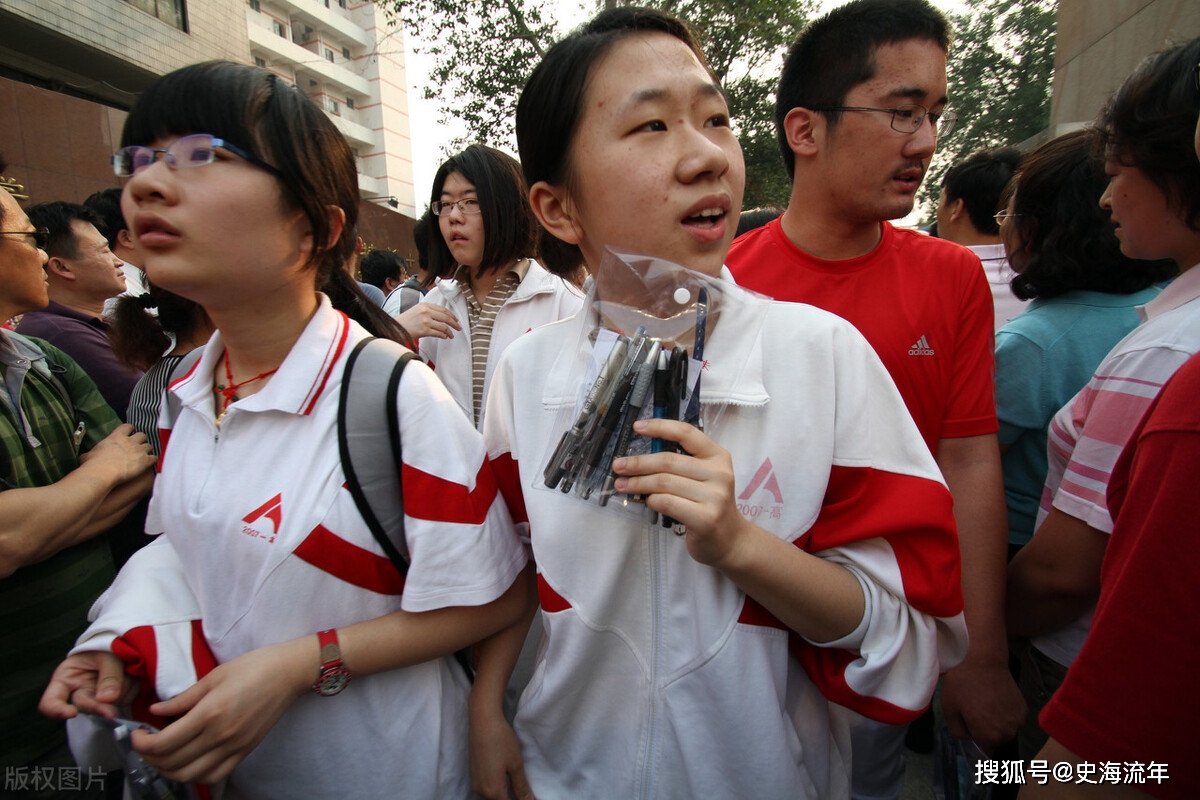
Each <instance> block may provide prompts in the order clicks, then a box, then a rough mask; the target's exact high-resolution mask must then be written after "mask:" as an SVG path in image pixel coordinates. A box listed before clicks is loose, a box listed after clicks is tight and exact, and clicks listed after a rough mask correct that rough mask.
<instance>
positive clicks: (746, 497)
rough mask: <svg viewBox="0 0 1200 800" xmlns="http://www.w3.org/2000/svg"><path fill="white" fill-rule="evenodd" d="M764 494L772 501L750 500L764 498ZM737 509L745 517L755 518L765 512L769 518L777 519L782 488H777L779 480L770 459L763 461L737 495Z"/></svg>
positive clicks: (781, 498) (781, 502) (780, 511)
mask: <svg viewBox="0 0 1200 800" xmlns="http://www.w3.org/2000/svg"><path fill="white" fill-rule="evenodd" d="M763 493H766V495H769V496H770V498H771V499H772V500H774V501H775V502H774V503H769V504H768V503H764V502H758V503H754V502H750V501H751V500H755V499H757V500H759V501H764V500H766V497H765V496H764V494H763ZM737 507H738V511H739V512H740V513H741V515H742V516H743V517H745V518H746V519H757V518H758V517H760V516H762V515H764V514H766V515H767V516H768V517H770V518H771V519H778V518H779V516H780V515H781V514H782V513H783V490H781V489H780V488H779V481H778V480H776V478H775V467H773V466H772V465H771V459H770V458H767V459H765V460H764V461H763V463H762V466H760V467H759V468H758V471H757V472H755V473H754V477H753V478H751V479H750V483H749V484H747V485H746V488H745V489H744V490H743V491H742V493H741V494H739V495H738V504H737Z"/></svg>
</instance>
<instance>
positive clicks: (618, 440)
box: [543, 288, 708, 524]
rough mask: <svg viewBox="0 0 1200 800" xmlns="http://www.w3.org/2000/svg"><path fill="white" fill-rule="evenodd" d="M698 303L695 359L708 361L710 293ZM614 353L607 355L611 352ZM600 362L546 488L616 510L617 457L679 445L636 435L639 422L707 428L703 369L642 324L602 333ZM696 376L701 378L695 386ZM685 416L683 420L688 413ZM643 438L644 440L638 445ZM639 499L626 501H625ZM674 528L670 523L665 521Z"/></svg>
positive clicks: (597, 353) (552, 463) (596, 357)
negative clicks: (680, 421)
mask: <svg viewBox="0 0 1200 800" xmlns="http://www.w3.org/2000/svg"><path fill="white" fill-rule="evenodd" d="M698 295H699V297H698V300H697V304H696V307H697V311H696V314H697V323H696V336H695V353H694V360H695V362H696V364H697V366H698V365H699V364H700V363H701V361H700V359H701V358H702V357H703V349H704V325H705V323H704V319H705V315H706V309H707V305H708V304H707V297H706V292H705V290H704V289H703V288H701V289H700V290H699V292H698ZM605 350H607V354H604V351H605ZM593 358H594V360H595V361H596V362H597V363H601V364H602V365H603V366H601V367H600V369H599V373H598V374H597V375H596V377H595V380H594V381H592V384H591V388H590V389H589V390H588V393H587V396H586V397H585V398H584V401H583V406H582V407H581V408H580V410H579V413H578V415H577V416H576V418H575V422H574V424H573V425H572V426H571V427H570V428H569V429H568V430H567V431H565V432H564V433H563V435H562V438H561V439H559V442H558V446H557V447H556V448H555V450H554V453H553V455H552V456H551V457H550V460H549V462H548V463H547V464H546V469H545V471H544V473H543V477H544V479H545V483H546V486H547V487H549V488H551V489H555V488H557V489H559V490H561V491H562V492H564V493H565V492H570V491H571V490H572V489H574V491H575V494H576V496H578V497H580V498H582V499H584V500H589V499H591V498H592V497H593V496H595V497H596V501H597V502H598V503H599V504H600V505H602V506H606V505H608V502H609V500H610V499H611V498H612V496H613V493H614V491H613V484H614V482H615V481H616V479H617V476H616V474H615V473H614V472H612V462H613V461H614V460H615V459H618V458H621V457H623V456H627V455H633V454H636V453H639V452H653V453H658V452H663V451H664V450H666V449H668V448H673V447H677V445H675V443H673V442H663V441H662V440H661V439H652V440H650V441H649V442H648V443H647V442H646V441H645V440H642V438H641V437H636V436H635V435H634V433H633V423H634V422H636V421H637V420H638V419H640V418H642V417H643V416H654V417H655V418H658V419H663V418H666V419H683V420H684V421H686V422H690V423H691V424H693V425H696V426H700V425H701V421H700V393H699V380H700V371H699V369H698V368H695V369H691V368H689V357H688V353H687V350H686V349H684V348H682V347H679V346H677V345H672V344H671V343H670V342H668V343H667V346H665V347H664V344H663V342H661V341H659V340H658V339H653V338H651V337H649V336H647V335H646V328H645V327H640V328H638V330H637V332H636V333H634V334H633V336H631V337H630V336H625V335H624V334H620V333H617V332H614V331H611V330H602V331H601V332H600V335H598V336H597V337H596V347H595V350H594V351H593ZM689 372H690V373H691V374H692V375H693V380H692V381H691V382H689V381H688V379H687V378H688V375H689ZM681 412H682V414H683V416H682V417H681V416H680V414H681ZM635 440H640V441H635ZM638 500H639V498H624V500H623V501H624V502H629V501H634V502H636V501H638ZM664 524H669V522H667V523H664Z"/></svg>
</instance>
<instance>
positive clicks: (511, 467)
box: [492, 453, 529, 525]
mask: <svg viewBox="0 0 1200 800" xmlns="http://www.w3.org/2000/svg"><path fill="white" fill-rule="evenodd" d="M492 471H493V472H494V473H495V474H496V484H497V485H498V486H499V487H500V496H501V497H503V498H504V504H505V505H506V506H508V514H509V516H511V517H512V521H513V522H514V523H516V524H517V525H520V524H521V523H522V522H529V514H528V512H526V511H525V493H524V492H522V491H521V468H520V465H519V464H517V460H516V459H515V458H513V457H512V454H511V453H504V454H503V455H501V456H500V457H499V458H497V459H495V460H494V461H492Z"/></svg>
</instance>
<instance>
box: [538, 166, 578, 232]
mask: <svg viewBox="0 0 1200 800" xmlns="http://www.w3.org/2000/svg"><path fill="white" fill-rule="evenodd" d="M529 204H530V205H531V206H533V213H534V215H536V216H537V218H538V222H540V223H542V227H543V228H545V229H546V230H548V231H549V232H550V233H552V234H553V235H554V236H556V237H557V238H559V239H562V240H563V241H564V242H566V243H568V244H576V245H577V244H579V242H580V240H581V239H582V238H583V237H582V235H581V234H580V231H579V229H578V228H577V227H576V226H575V219H574V216H573V215H572V208H573V206H572V203H571V200H570V197H569V196H568V195H567V193H566V189H564V188H562V187H559V186H551V185H550V184H549V183H546V181H538V182H537V183H535V184H534V185H533V186H532V187H530V189H529Z"/></svg>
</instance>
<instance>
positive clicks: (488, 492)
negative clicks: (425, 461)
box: [401, 458, 497, 525]
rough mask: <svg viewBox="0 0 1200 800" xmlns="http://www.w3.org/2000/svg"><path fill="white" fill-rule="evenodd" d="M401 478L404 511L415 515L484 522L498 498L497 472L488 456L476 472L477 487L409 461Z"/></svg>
mask: <svg viewBox="0 0 1200 800" xmlns="http://www.w3.org/2000/svg"><path fill="white" fill-rule="evenodd" d="M401 480H403V482H404V513H405V514H407V515H408V516H410V517H412V518H413V519H427V520H430V521H433V522H457V523H463V524H466V525H482V524H483V521H484V520H485V519H487V515H488V510H489V509H490V508H491V507H492V503H493V502H495V500H496V492H497V487H496V475H495V473H494V472H492V465H491V463H490V462H489V461H488V460H487V459H486V458H485V459H484V460H483V463H482V464H480V465H479V472H478V473H477V474H476V475H475V489H474V491H472V490H469V489H467V487H466V486H463V485H462V484H461V483H455V482H454V481H448V480H445V479H443V478H439V477H437V476H436V475H430V474H429V473H428V472H424V471H423V470H419V469H417V468H416V467H413V466H411V465H409V464H405V465H404V467H403V469H402V470H401Z"/></svg>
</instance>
